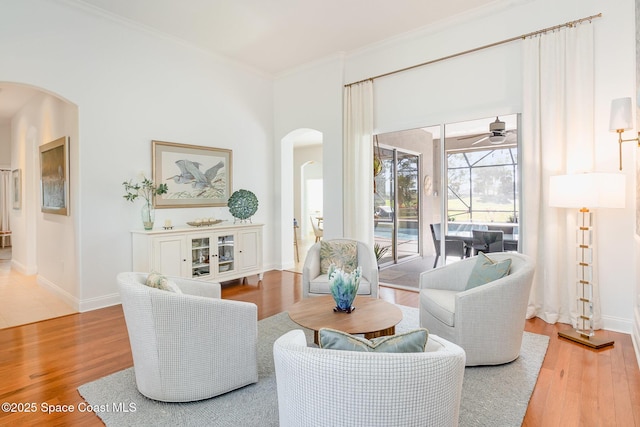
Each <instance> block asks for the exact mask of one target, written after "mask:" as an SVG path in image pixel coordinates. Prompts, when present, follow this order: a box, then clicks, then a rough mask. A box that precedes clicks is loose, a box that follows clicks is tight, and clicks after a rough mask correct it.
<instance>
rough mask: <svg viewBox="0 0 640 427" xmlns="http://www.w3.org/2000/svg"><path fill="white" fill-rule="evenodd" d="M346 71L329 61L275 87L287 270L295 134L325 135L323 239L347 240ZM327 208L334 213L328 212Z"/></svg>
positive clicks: (279, 231)
mask: <svg viewBox="0 0 640 427" xmlns="http://www.w3.org/2000/svg"><path fill="white" fill-rule="evenodd" d="M342 72H343V63H342V58H341V57H336V58H328V59H327V60H324V61H320V62H317V63H314V64H310V65H308V66H306V67H303V68H301V69H298V70H296V71H295V72H292V73H290V74H287V75H285V76H281V77H280V78H278V79H276V80H275V83H274V107H273V108H274V119H275V120H274V132H275V133H274V135H275V138H274V140H275V141H276V143H275V146H274V156H275V162H274V167H275V170H276V171H280V172H279V173H278V174H277V176H276V180H277V181H276V191H278V190H279V192H280V193H279V194H280V195H281V197H280V200H281V204H280V206H279V207H278V209H277V210H276V218H279V224H278V225H277V226H276V227H278V228H276V229H275V236H276V241H275V244H276V245H277V247H279V248H280V251H279V254H280V259H281V265H283V266H287V265H290V264H292V263H293V250H292V249H291V246H292V245H291V242H292V241H293V230H292V227H291V213H290V211H289V210H287V209H290V206H291V203H292V202H286V200H287V198H291V200H292V195H290V193H291V191H292V188H293V184H292V182H291V176H292V174H291V173H290V171H287V167H286V165H283V164H282V162H283V161H284V162H290V161H291V158H290V157H288V156H287V155H286V154H285V155H283V152H287V151H288V150H289V151H290V150H291V146H292V142H291V141H290V140H289V138H285V136H287V135H289V133H290V132H292V131H294V130H296V129H301V128H306V129H314V130H316V131H319V132H321V133H322V153H323V154H322V158H323V173H322V175H323V181H324V194H323V198H324V201H323V205H324V206H325V212H324V236H325V237H326V238H329V239H331V238H335V237H340V236H342V197H343V194H342V82H343V78H342V77H343V76H342ZM287 141H288V142H287ZM287 144H291V145H287ZM283 150H284V151H283ZM327 206H331V209H329V210H327V209H326V207H327Z"/></svg>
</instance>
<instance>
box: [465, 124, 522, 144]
mask: <svg viewBox="0 0 640 427" xmlns="http://www.w3.org/2000/svg"><path fill="white" fill-rule="evenodd" d="M515 136H516V131H515V130H506V127H505V123H504V122H503V121H501V120H500V119H499V118H498V117H496V121H495V122H493V123H490V124H489V133H486V134H479V135H470V136H464V137H462V138H459V139H469V138H478V137H481V138H480V139H478V140H477V141H475V142H473V143H472V144H471V145H476V144H479V143H481V142H482V141H485V140H487V139H488V140H489V142H490V143H491V144H496V145H497V144H503V143H505V142H507V140H509V142H512V140H513V138H515Z"/></svg>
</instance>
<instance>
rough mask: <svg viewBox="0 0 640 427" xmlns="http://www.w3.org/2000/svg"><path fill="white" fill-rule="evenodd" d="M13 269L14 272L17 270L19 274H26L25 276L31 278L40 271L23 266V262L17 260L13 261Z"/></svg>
mask: <svg viewBox="0 0 640 427" xmlns="http://www.w3.org/2000/svg"><path fill="white" fill-rule="evenodd" d="M11 269H12V270H16V271H17V272H19V273H21V274H24V275H25V276H31V275H33V274H36V273H37V272H38V269H37V268H36V267H33V266H31V267H29V266H26V265H24V264H22V263H21V262H18V261H16V260H15V259H12V260H11Z"/></svg>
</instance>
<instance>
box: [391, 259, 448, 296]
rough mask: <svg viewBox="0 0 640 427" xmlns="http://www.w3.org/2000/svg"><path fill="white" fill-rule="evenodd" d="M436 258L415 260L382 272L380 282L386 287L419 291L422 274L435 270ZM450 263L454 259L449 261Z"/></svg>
mask: <svg viewBox="0 0 640 427" xmlns="http://www.w3.org/2000/svg"><path fill="white" fill-rule="evenodd" d="M434 259H435V258H434V257H432V256H427V257H424V258H420V257H418V258H414V259H412V260H411V261H406V262H402V263H400V264H396V265H392V266H391V267H386V268H383V269H382V270H380V272H379V280H380V283H384V284H385V286H389V287H392V288H399V289H407V290H412V291H417V290H418V288H419V281H420V274H421V273H422V272H423V271H427V270H433V261H434ZM449 260H450V262H451V261H452V259H451V258H450V259H449Z"/></svg>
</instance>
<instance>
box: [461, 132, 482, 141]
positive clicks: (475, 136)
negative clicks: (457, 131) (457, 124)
mask: <svg viewBox="0 0 640 427" xmlns="http://www.w3.org/2000/svg"><path fill="white" fill-rule="evenodd" d="M483 135H487V134H486V133H477V134H475V135H467V136H461V137H459V138H458V140H462V139H471V138H477V137H479V136H483Z"/></svg>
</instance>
